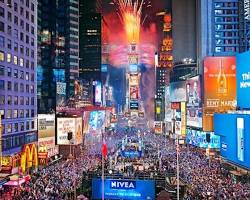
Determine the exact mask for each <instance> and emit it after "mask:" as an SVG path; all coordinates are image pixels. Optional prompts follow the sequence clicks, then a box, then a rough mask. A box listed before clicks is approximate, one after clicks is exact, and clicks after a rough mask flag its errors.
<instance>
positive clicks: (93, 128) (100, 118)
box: [89, 111, 105, 135]
mask: <svg viewBox="0 0 250 200" xmlns="http://www.w3.org/2000/svg"><path fill="white" fill-rule="evenodd" d="M104 126H105V111H91V112H90V116H89V133H91V134H92V135H95V134H97V133H99V131H101V129H102V128H103V127H104Z"/></svg>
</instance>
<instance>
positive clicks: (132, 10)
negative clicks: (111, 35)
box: [114, 0, 143, 43]
mask: <svg viewBox="0 0 250 200" xmlns="http://www.w3.org/2000/svg"><path fill="white" fill-rule="evenodd" d="M114 3H115V4H117V5H118V12H117V13H118V16H119V18H120V20H121V22H122V24H123V25H124V28H125V31H126V36H127V41H128V43H138V42H139V39H140V25H141V11H142V5H143V0H141V1H140V2H139V0H114Z"/></svg>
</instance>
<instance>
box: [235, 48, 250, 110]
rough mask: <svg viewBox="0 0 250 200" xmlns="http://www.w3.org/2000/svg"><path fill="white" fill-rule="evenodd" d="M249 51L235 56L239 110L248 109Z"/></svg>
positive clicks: (249, 91) (249, 92)
mask: <svg viewBox="0 0 250 200" xmlns="http://www.w3.org/2000/svg"><path fill="white" fill-rule="evenodd" d="M249 58H250V51H247V52H244V53H241V54H237V56H236V63H237V69H236V72H237V106H238V107H240V108H241V109H248V108H250V101H249V99H248V98H246V97H249V96H250V67H249V66H250V59H249Z"/></svg>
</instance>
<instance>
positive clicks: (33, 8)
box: [31, 3, 35, 11]
mask: <svg viewBox="0 0 250 200" xmlns="http://www.w3.org/2000/svg"><path fill="white" fill-rule="evenodd" d="M31 10H32V11H34V10H35V6H34V4H33V3H31Z"/></svg>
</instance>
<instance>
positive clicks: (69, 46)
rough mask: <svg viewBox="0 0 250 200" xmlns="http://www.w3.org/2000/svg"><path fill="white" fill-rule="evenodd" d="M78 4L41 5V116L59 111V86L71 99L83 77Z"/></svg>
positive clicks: (67, 0)
mask: <svg viewBox="0 0 250 200" xmlns="http://www.w3.org/2000/svg"><path fill="white" fill-rule="evenodd" d="M78 30H79V8H78V0H60V1H57V0H39V1H38V33H39V34H38V35H39V38H38V46H39V48H38V49H39V50H38V51H39V54H38V83H37V84H38V93H37V94H38V112H39V113H48V112H53V111H55V110H56V88H57V85H62V84H66V90H65V95H66V96H67V99H68V98H69V97H71V96H72V95H73V94H74V81H75V79H77V78H78V76H79V64H78V63H79V44H78V43H79V40H78V34H79V31H78Z"/></svg>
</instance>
